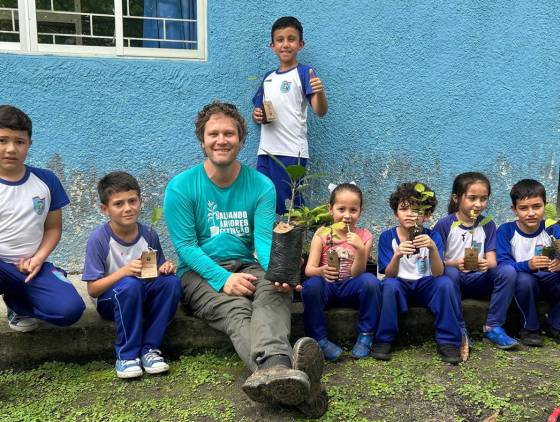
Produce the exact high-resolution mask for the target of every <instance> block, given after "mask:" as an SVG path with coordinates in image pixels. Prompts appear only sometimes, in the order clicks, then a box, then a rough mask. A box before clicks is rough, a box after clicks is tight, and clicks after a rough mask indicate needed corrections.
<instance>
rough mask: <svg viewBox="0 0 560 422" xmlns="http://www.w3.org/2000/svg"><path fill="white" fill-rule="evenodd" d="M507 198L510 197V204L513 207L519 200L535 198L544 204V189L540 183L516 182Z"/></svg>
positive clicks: (531, 180) (528, 180) (526, 180)
mask: <svg viewBox="0 0 560 422" xmlns="http://www.w3.org/2000/svg"><path fill="white" fill-rule="evenodd" d="M509 196H510V197H511V203H512V205H513V206H514V207H515V206H516V205H517V201H520V200H521V199H527V198H535V197H540V198H542V200H543V202H544V203H545V204H546V189H545V188H544V186H543V185H542V183H540V182H539V181H537V180H534V179H523V180H520V181H519V182H517V183H516V184H515V185H513V187H512V188H511V191H510V192H509Z"/></svg>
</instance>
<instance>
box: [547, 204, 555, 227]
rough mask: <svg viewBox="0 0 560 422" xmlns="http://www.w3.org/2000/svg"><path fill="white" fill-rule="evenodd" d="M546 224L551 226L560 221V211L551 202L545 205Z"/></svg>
mask: <svg viewBox="0 0 560 422" xmlns="http://www.w3.org/2000/svg"><path fill="white" fill-rule="evenodd" d="M544 217H545V220H544V226H545V227H546V228H549V227H550V226H552V225H553V224H556V223H557V222H558V213H557V212H556V207H555V206H554V204H551V203H550V202H549V203H548V204H546V205H545V206H544Z"/></svg>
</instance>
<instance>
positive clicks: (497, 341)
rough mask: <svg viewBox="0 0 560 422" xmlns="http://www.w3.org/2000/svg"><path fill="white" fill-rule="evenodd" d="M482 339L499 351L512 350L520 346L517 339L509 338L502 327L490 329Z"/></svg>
mask: <svg viewBox="0 0 560 422" xmlns="http://www.w3.org/2000/svg"><path fill="white" fill-rule="evenodd" d="M482 337H483V338H484V339H485V340H487V341H489V342H490V343H493V344H494V345H495V346H496V347H497V348H499V349H511V348H512V347H515V346H517V345H518V344H519V342H518V341H517V340H516V339H514V338H513V337H510V336H508V335H507V333H506V332H505V331H504V329H503V328H502V327H490V329H489V330H488V331H486V332H484V334H482Z"/></svg>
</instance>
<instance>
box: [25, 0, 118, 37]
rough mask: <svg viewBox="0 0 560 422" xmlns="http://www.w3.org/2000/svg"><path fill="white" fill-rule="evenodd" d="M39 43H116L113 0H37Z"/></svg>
mask: <svg viewBox="0 0 560 422" xmlns="http://www.w3.org/2000/svg"><path fill="white" fill-rule="evenodd" d="M35 4H36V6H37V34H38V39H39V43H40V44H65V45H95V46H111V47H114V46H115V39H114V37H115V16H114V11H113V6H114V3H113V0H95V1H94V0H53V2H52V6H53V7H52V8H51V1H50V0H47V1H45V0H36V2H35Z"/></svg>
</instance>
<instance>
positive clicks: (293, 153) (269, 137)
mask: <svg viewBox="0 0 560 422" xmlns="http://www.w3.org/2000/svg"><path fill="white" fill-rule="evenodd" d="M309 69H311V67H310V66H306V65H303V64H298V65H297V66H296V67H294V68H292V69H290V70H287V71H284V72H280V71H278V70H275V71H272V72H269V73H267V74H266V76H265V77H264V80H263V82H262V84H261V86H260V87H259V90H258V91H257V93H256V94H255V96H254V97H253V104H254V105H255V107H262V105H263V101H270V102H271V103H272V105H273V107H274V110H275V111H276V115H277V119H276V120H274V121H273V122H271V123H268V124H263V125H261V140H260V144H259V151H258V155H266V152H269V153H271V154H273V155H282V156H287V157H301V158H309V148H308V144H307V103H308V102H309V99H310V98H311V93H312V88H311V84H310V82H309V81H310V78H309Z"/></svg>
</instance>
